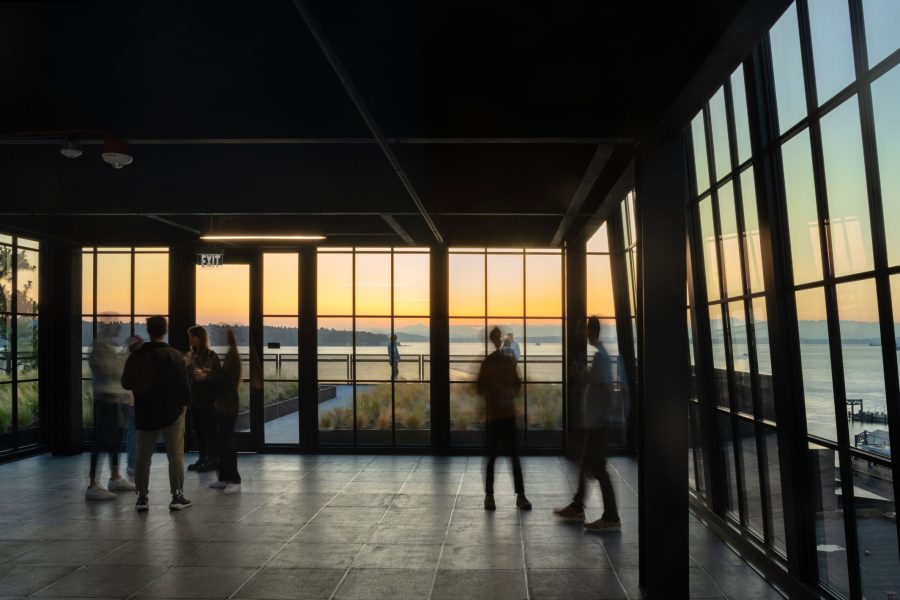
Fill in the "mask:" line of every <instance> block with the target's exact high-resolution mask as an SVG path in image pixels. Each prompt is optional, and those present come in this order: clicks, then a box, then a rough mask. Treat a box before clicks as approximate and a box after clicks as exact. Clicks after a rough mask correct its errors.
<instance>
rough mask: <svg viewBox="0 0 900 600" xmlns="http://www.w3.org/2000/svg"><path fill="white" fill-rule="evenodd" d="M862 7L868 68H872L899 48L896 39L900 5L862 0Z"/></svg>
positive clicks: (884, 1) (899, 20) (899, 40)
mask: <svg viewBox="0 0 900 600" xmlns="http://www.w3.org/2000/svg"><path fill="white" fill-rule="evenodd" d="M862 6H863V18H864V20H865V25H866V46H867V47H868V54H869V66H870V67H873V66H875V65H877V64H878V63H880V62H881V61H882V60H884V59H885V58H887V56H888V55H889V54H891V53H892V52H894V51H895V50H896V49H897V48H900V38H898V37H897V23H900V3H897V2H895V1H894V0H863V3H862Z"/></svg>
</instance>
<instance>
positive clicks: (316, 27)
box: [294, 0, 444, 244]
mask: <svg viewBox="0 0 900 600" xmlns="http://www.w3.org/2000/svg"><path fill="white" fill-rule="evenodd" d="M294 6H296V7H297V10H298V11H299V12H300V15H301V16H302V17H303V20H304V21H305V22H306V26H307V27H309V31H310V32H311V33H312V35H313V37H314V38H315V39H316V42H317V43H318V44H319V48H320V49H321V50H322V53H323V54H324V55H325V58H326V59H328V62H329V63H330V64H331V68H332V69H334V73H335V75H337V77H338V79H339V80H340V81H341V83H342V84H343V85H344V89H345V90H346V91H347V95H348V96H350V100H352V101H353V104H354V105H355V106H356V110H357V111H359V114H360V116H361V117H362V119H363V121H365V123H366V126H367V127H368V128H369V131H370V132H371V133H372V137H374V138H375V140H376V141H377V142H378V145H379V146H380V147H381V151H382V152H384V155H385V157H386V158H387V159H388V162H389V163H390V164H391V168H392V169H394V173H396V174H397V177H398V178H399V179H400V182H401V183H402V184H403V187H404V188H406V191H407V192H408V193H409V196H410V198H412V201H413V203H414V204H415V205H416V208H418V209H419V212H420V213H422V218H423V219H425V222H426V223H427V224H428V228H429V229H430V230H431V233H432V235H434V238H435V239H436V240H437V242H438V243H439V244H443V243H444V238H443V237H441V232H440V231H438V228H437V225H435V224H434V221H433V220H432V219H431V216H430V215H429V214H428V211H427V210H426V209H425V205H424V204H423V203H422V200H421V198H419V194H418V193H417V192H416V189H415V188H414V187H413V184H412V182H411V181H410V180H409V177H407V175H406V172H405V171H404V170H403V167H402V166H401V165H400V161H399V160H397V156H396V155H395V154H394V151H393V150H392V149H391V145H390V142H389V141H388V140H387V138H386V137H385V136H384V134H382V133H381V129H380V128H379V127H378V124H377V123H376V122H375V118H374V117H373V116H372V113H370V112H369V109H368V108H366V104H365V102H363V99H362V96H360V94H359V91H358V90H357V89H356V86H355V85H353V81H352V80H351V79H350V74H349V73H347V69H345V68H344V65H343V63H342V62H341V59H340V57H338V55H337V53H336V52H335V51H334V48H333V47H332V46H331V43H330V42H329V41H328V38H327V36H326V35H325V32H324V31H323V30H322V26H321V25H320V24H319V21H318V19H316V17H315V15H314V14H313V13H312V11H311V10H310V9H309V6H307V4H306V2H304V0H294Z"/></svg>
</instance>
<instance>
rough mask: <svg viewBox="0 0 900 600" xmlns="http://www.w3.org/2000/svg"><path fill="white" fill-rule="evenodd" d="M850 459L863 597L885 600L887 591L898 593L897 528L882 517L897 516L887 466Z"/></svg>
mask: <svg viewBox="0 0 900 600" xmlns="http://www.w3.org/2000/svg"><path fill="white" fill-rule="evenodd" d="M851 460H852V461H853V463H854V469H853V491H854V495H855V496H856V499H855V500H856V503H855V504H856V535H857V537H858V538H859V548H860V550H861V552H860V555H859V562H860V573H861V575H862V591H863V598H889V597H890V596H888V592H894V591H897V590H900V561H898V558H897V557H898V551H897V550H898V549H897V526H896V524H894V523H893V522H892V521H891V520H890V519H889V518H887V517H886V515H890V514H894V515H896V514H897V506H896V504H895V502H894V489H893V486H892V485H891V481H892V475H891V474H890V467H888V466H887V465H882V464H875V463H873V462H870V461H867V460H865V459H862V458H857V457H852V459H851Z"/></svg>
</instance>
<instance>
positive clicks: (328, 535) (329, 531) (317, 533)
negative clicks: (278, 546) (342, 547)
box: [292, 521, 375, 544]
mask: <svg viewBox="0 0 900 600" xmlns="http://www.w3.org/2000/svg"><path fill="white" fill-rule="evenodd" d="M374 532H375V524H369V523H362V524H356V525H351V524H346V525H328V524H324V523H315V522H314V521H311V522H309V523H307V524H306V525H305V526H304V527H303V528H302V529H301V530H300V532H299V533H297V536H296V537H294V539H293V540H292V541H294V542H300V543H310V542H315V543H318V542H335V543H342V544H354V543H359V544H363V543H365V542H368V541H369V538H371V537H372V534H373V533H374Z"/></svg>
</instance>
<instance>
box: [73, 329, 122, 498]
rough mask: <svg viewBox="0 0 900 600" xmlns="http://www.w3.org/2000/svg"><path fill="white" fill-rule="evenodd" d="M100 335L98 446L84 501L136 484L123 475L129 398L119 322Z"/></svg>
mask: <svg viewBox="0 0 900 600" xmlns="http://www.w3.org/2000/svg"><path fill="white" fill-rule="evenodd" d="M98 333H99V336H98V337H97V339H96V340H94V346H93V348H92V349H91V357H90V366H91V375H92V377H93V380H92V385H93V392H94V446H93V448H91V473H90V477H91V481H90V484H89V485H88V488H87V490H85V493H84V498H85V500H112V499H114V498H115V497H116V495H115V494H114V493H113V492H118V491H125V490H133V489H134V484H132V483H131V482H130V481H128V480H127V479H125V478H124V477H122V476H121V475H120V474H119V444H120V443H121V427H122V424H121V421H122V413H121V406H120V405H121V403H122V402H123V401H124V399H125V395H126V392H125V390H124V389H122V385H121V383H120V382H119V380H120V379H121V377H122V357H121V355H120V354H119V352H118V349H117V347H116V343H115V341H114V340H115V337H116V336H117V335H118V333H119V323H116V322H112V323H101V324H100V330H99V332H98ZM101 452H108V453H109V468H110V478H109V483H108V484H107V487H106V488H104V487H103V486H101V485H100V484H99V483H98V482H97V460H98V459H99V457H100V453H101Z"/></svg>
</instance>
